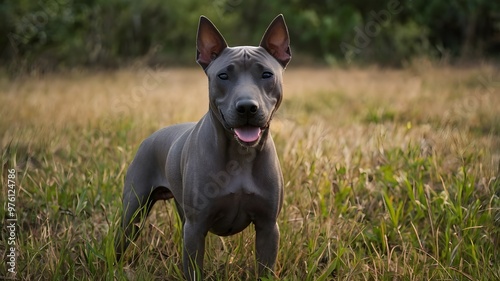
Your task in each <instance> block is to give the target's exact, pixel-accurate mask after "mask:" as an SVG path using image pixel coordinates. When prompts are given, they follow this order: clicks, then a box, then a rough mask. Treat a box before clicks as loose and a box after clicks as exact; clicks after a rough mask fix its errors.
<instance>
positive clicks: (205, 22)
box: [196, 16, 227, 69]
mask: <svg viewBox="0 0 500 281" xmlns="http://www.w3.org/2000/svg"><path fill="white" fill-rule="evenodd" d="M226 47H227V43H226V40H224V37H222V35H221V34H220V32H219V30H217V27H215V25H214V24H213V23H212V22H211V21H210V20H209V19H208V18H206V17H205V16H201V17H200V23H199V25H198V35H197V36H196V62H198V64H199V65H201V67H203V69H206V68H207V67H208V65H209V64H210V63H211V62H212V61H213V60H215V59H216V58H217V57H218V56H219V55H220V53H221V52H222V51H223V50H224V49H225V48H226Z"/></svg>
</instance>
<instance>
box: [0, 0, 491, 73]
mask: <svg viewBox="0 0 500 281" xmlns="http://www.w3.org/2000/svg"><path fill="white" fill-rule="evenodd" d="M279 13H283V14H284V15H285V19H286V21H287V24H288V27H289V32H290V35H291V40H292V51H293V54H294V60H295V61H296V62H297V61H298V62H307V63H311V62H312V63H327V64H346V63H348V64H349V63H360V62H361V63H367V62H368V63H379V64H386V65H400V64H401V63H402V62H404V61H406V60H410V59H412V58H414V57H420V56H427V57H431V58H442V57H445V58H447V59H452V60H453V59H468V60H475V59H478V58H480V59H483V58H492V57H498V55H499V50H500V1H493V0H454V1H453V0H452V1H446V0H428V1H427V0H372V1H366V0H323V1H319V0H288V1H284V0H276V1H268V0H256V1H243V0H213V1H201V0H144V1H133V0H10V1H9V0H0V34H1V35H2V36H0V63H1V65H3V66H4V67H8V68H9V69H11V70H17V71H19V70H21V71H29V70H30V69H33V68H38V69H43V70H56V69H64V68H70V67H80V66H89V67H95V66H97V67H116V66H121V65H124V64H128V63H130V62H137V61H139V62H143V63H145V64H148V65H172V64H189V65H194V54H195V38H196V28H197V23H198V19H199V16H200V15H202V14H203V15H206V16H208V17H209V18H210V19H211V20H212V21H213V22H214V23H215V24H216V25H217V27H218V28H219V29H220V30H221V32H222V33H223V34H224V36H225V37H226V39H227V40H228V44H229V45H230V46H235V45H242V44H243V45H256V44H258V43H259V40H260V38H261V36H262V34H263V32H264V30H265V28H266V27H267V25H268V24H269V23H270V21H271V20H272V19H273V18H274V17H275V16H276V15H277V14H279Z"/></svg>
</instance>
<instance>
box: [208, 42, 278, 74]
mask: <svg viewBox="0 0 500 281" xmlns="http://www.w3.org/2000/svg"><path fill="white" fill-rule="evenodd" d="M231 65H232V67H238V68H239V69H250V68H251V67H252V66H255V65H257V66H260V67H261V68H263V69H264V68H267V69H270V70H273V71H275V72H276V71H282V69H283V68H282V67H281V65H280V64H279V62H278V61H277V60H276V59H275V58H274V57H272V56H271V55H270V54H269V53H268V52H267V51H266V50H265V49H264V48H262V47H252V46H241V47H228V48H226V49H224V51H223V52H222V53H221V54H220V55H219V57H218V58H217V59H215V60H214V61H213V62H212V63H211V64H210V65H209V66H208V68H207V69H206V72H207V74H210V73H214V72H218V71H219V70H221V69H225V68H227V67H229V66H231ZM232 67H231V68H232Z"/></svg>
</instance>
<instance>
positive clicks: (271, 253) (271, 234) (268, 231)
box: [255, 221, 280, 277]
mask: <svg viewBox="0 0 500 281" xmlns="http://www.w3.org/2000/svg"><path fill="white" fill-rule="evenodd" d="M255 231H256V232H257V233H256V238H255V253H256V259H257V264H258V270H259V276H260V277H263V276H266V275H268V274H269V273H272V274H273V275H274V273H273V272H272V270H273V269H274V264H275V262H276V257H277V255H278V244H279V240H280V232H279V228H278V224H277V223H276V221H272V222H261V223H256V224H255Z"/></svg>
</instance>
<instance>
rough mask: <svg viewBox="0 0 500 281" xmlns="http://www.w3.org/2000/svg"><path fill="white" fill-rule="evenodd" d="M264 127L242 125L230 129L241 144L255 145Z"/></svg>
mask: <svg viewBox="0 0 500 281" xmlns="http://www.w3.org/2000/svg"><path fill="white" fill-rule="evenodd" d="M266 129H267V127H266V128H260V127H257V126H249V125H246V126H242V127H238V128H233V129H232V131H233V133H234V137H235V138H236V139H237V140H238V142H240V143H241V144H242V145H246V146H254V145H257V144H258V143H259V141H260V138H261V136H262V133H263V132H264V130H266Z"/></svg>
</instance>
